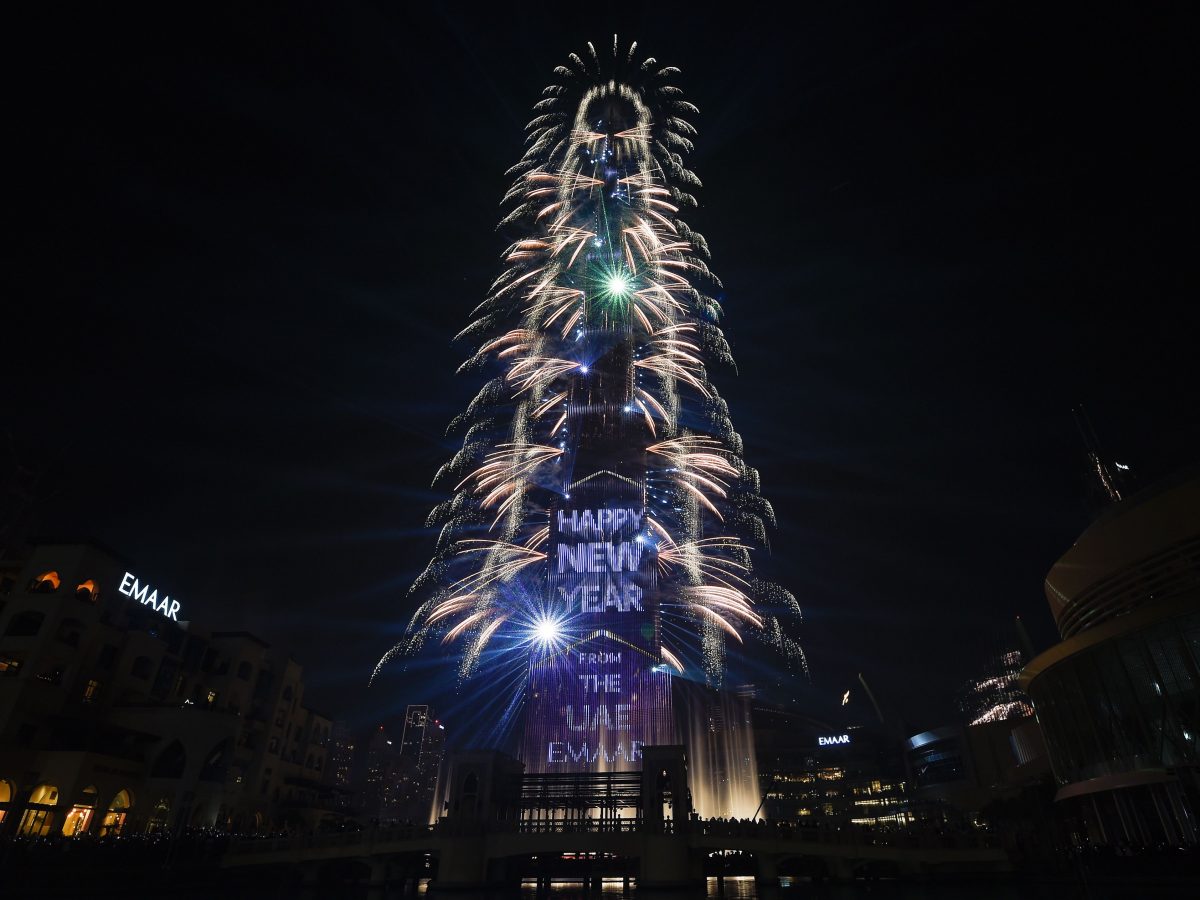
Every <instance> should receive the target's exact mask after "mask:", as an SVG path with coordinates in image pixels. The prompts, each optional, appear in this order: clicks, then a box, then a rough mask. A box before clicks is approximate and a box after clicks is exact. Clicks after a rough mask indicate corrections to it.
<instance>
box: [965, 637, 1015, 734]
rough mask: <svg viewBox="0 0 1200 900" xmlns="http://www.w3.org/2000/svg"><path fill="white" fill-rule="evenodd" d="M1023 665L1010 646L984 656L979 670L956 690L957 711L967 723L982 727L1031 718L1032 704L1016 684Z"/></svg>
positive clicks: (1013, 648)
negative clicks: (984, 659)
mask: <svg viewBox="0 0 1200 900" xmlns="http://www.w3.org/2000/svg"><path fill="white" fill-rule="evenodd" d="M1025 662H1026V660H1025V656H1024V654H1022V653H1021V651H1020V650H1019V649H1017V648H1016V647H1011V646H1005V647H1003V648H1002V649H1000V650H998V651H996V652H994V653H992V654H991V655H990V656H989V657H988V659H987V662H986V664H985V665H984V668H983V671H982V672H981V673H980V674H979V675H977V676H976V677H975V678H972V679H970V680H969V681H968V682H967V683H966V684H964V685H963V686H962V688H961V689H960V691H959V696H958V708H959V709H960V710H961V711H962V713H963V714H964V715H965V716H966V717H967V722H968V723H969V724H971V725H982V724H983V723H985V722H1003V721H1005V720H1007V719H1022V718H1025V717H1026V716H1032V715H1033V704H1032V703H1030V702H1029V697H1028V696H1026V694H1025V692H1024V691H1022V690H1021V687H1020V685H1019V684H1017V679H1018V678H1019V676H1020V674H1021V669H1022V668H1024V666H1025Z"/></svg>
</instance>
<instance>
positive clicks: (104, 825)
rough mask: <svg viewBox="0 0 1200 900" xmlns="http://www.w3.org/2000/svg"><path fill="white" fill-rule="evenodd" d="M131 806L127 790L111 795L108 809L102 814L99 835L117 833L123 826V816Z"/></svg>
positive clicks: (131, 801)
mask: <svg viewBox="0 0 1200 900" xmlns="http://www.w3.org/2000/svg"><path fill="white" fill-rule="evenodd" d="M131 806H133V800H132V799H131V798H130V796H129V791H120V792H119V793H118V794H117V796H115V797H113V801H112V803H111V804H110V805H109V807H108V811H107V812H106V813H105V814H104V819H103V821H101V822H100V836H101V837H104V836H105V835H112V836H116V835H119V834H120V833H121V829H122V828H123V827H124V826H125V816H126V814H127V813H128V811H129V808H130V807H131Z"/></svg>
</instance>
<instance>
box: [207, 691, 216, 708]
mask: <svg viewBox="0 0 1200 900" xmlns="http://www.w3.org/2000/svg"><path fill="white" fill-rule="evenodd" d="M216 702H217V692H216V691H209V692H208V705H209V706H212V705H213V704H215V703H216Z"/></svg>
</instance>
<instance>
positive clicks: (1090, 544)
mask: <svg viewBox="0 0 1200 900" xmlns="http://www.w3.org/2000/svg"><path fill="white" fill-rule="evenodd" d="M1198 510H1200V474H1198V473H1197V471H1196V470H1192V471H1190V472H1185V473H1182V474H1181V475H1179V476H1177V477H1176V478H1174V479H1171V480H1169V481H1167V482H1164V483H1162V484H1159V485H1157V486H1154V487H1151V488H1147V489H1145V490H1143V491H1140V492H1139V493H1136V494H1132V495H1125V496H1124V498H1123V499H1121V500H1120V501H1119V502H1116V503H1114V504H1113V505H1112V506H1110V507H1109V508H1108V509H1107V510H1106V511H1105V512H1104V513H1102V514H1101V515H1100V516H1099V517H1098V518H1097V519H1096V520H1095V521H1094V522H1093V523H1092V524H1091V525H1090V526H1089V527H1088V528H1087V530H1085V531H1084V532H1083V534H1081V535H1080V536H1079V538H1078V539H1077V540H1076V541H1075V544H1074V546H1072V547H1071V549H1070V550H1068V551H1067V552H1066V553H1065V554H1063V556H1062V558H1061V559H1059V560H1058V562H1056V563H1055V564H1054V566H1053V568H1051V570H1050V573H1049V574H1048V575H1047V576H1046V585H1045V587H1046V600H1047V601H1048V602H1049V604H1050V611H1051V613H1052V614H1053V616H1054V620H1055V622H1056V623H1057V625H1058V630H1059V634H1060V635H1061V637H1062V641H1061V643H1059V644H1056V645H1055V646H1053V647H1051V648H1050V649H1049V650H1047V651H1046V652H1044V653H1042V654H1040V655H1039V656H1037V657H1035V658H1034V659H1032V660H1031V661H1030V662H1029V664H1028V665H1027V666H1026V667H1025V670H1024V671H1023V672H1022V674H1021V679H1020V686H1021V688H1022V689H1023V690H1025V691H1027V692H1028V694H1029V696H1030V697H1031V698H1032V700H1033V704H1034V707H1035V708H1036V710H1037V717H1038V721H1039V722H1040V723H1041V726H1042V730H1043V732H1044V734H1045V740H1046V746H1047V748H1048V750H1049V756H1050V761H1051V763H1052V765H1053V769H1054V777H1055V780H1056V782H1057V786H1058V791H1057V794H1056V799H1057V801H1058V802H1059V803H1061V804H1063V805H1064V806H1065V807H1066V809H1067V810H1069V811H1070V812H1072V813H1073V814H1074V817H1075V818H1077V819H1078V820H1079V821H1080V822H1082V823H1083V826H1082V828H1081V831H1080V837H1081V838H1082V839H1083V840H1086V841H1088V842H1090V843H1093V844H1099V845H1104V844H1108V845H1113V844H1126V845H1154V844H1163V845H1168V846H1170V845H1178V844H1181V843H1187V844H1195V843H1197V842H1198V840H1200V834H1198V833H1197V827H1196V815H1197V812H1198V811H1200V514H1198V512H1197V511H1198Z"/></svg>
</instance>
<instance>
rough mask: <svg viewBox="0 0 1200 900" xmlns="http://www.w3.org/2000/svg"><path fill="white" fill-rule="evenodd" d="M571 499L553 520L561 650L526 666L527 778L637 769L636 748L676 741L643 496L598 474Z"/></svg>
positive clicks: (552, 565)
mask: <svg viewBox="0 0 1200 900" xmlns="http://www.w3.org/2000/svg"><path fill="white" fill-rule="evenodd" d="M571 497H572V500H574V501H575V504H576V505H572V506H567V507H564V508H561V509H556V510H554V511H553V512H552V514H551V518H550V547H549V554H548V556H549V566H548V567H547V569H548V571H547V575H546V585H545V590H546V591H547V594H548V598H549V600H550V601H551V604H552V608H553V609H554V610H555V617H556V620H559V621H561V623H562V638H563V640H562V644H561V645H560V646H558V647H557V649H555V650H552V651H551V652H547V653H541V654H535V655H534V657H533V658H532V659H531V667H530V685H529V688H530V691H529V696H530V701H529V703H528V704H527V706H526V710H525V715H526V722H525V741H524V745H523V749H522V757H523V761H524V762H525V767H526V768H525V770H526V771H527V772H595V771H621V770H630V769H638V768H640V767H641V760H642V747H644V746H646V745H651V746H654V745H658V744H669V743H673V738H674V717H673V714H672V712H671V675H670V674H669V673H668V672H667V671H666V669H665V667H663V666H661V663H662V658H661V653H660V651H659V641H658V609H657V600H656V595H655V587H656V577H655V572H656V565H655V558H654V553H653V545H652V544H651V543H649V537H648V535H647V527H646V525H647V523H646V521H645V509H644V507H643V506H642V502H641V488H640V487H639V486H636V485H634V484H633V483H632V482H630V481H629V480H628V479H623V478H620V477H618V476H613V475H612V474H611V473H607V472H603V473H599V474H598V475H597V476H592V477H591V478H589V479H587V480H586V483H584V484H578V483H577V484H576V485H574V486H572V489H571Z"/></svg>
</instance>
